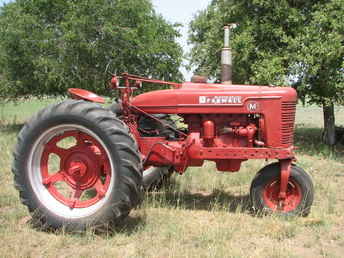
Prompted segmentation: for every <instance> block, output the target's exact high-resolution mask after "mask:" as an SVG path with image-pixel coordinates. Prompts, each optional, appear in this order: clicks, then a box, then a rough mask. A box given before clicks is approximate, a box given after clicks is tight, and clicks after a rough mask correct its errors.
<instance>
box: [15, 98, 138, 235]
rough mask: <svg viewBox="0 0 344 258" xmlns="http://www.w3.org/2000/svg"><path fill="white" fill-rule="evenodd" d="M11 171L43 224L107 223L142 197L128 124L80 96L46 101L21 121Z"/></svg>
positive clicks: (75, 227)
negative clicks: (22, 125) (27, 118)
mask: <svg viewBox="0 0 344 258" xmlns="http://www.w3.org/2000/svg"><path fill="white" fill-rule="evenodd" d="M12 171H13V174H14V180H15V185H16V188H17V189H18V190H19V194H20V198H21V201H22V203H23V204H24V205H26V206H27V207H28V209H29V211H30V213H31V214H32V218H33V221H34V222H35V223H39V225H41V226H43V227H46V226H47V227H50V228H54V229H57V228H61V227H65V229H67V230H73V231H74V230H84V229H85V228H86V227H88V226H92V227H99V226H104V225H105V226H106V225H108V226H109V225H111V224H113V223H118V222H120V221H121V220H122V219H123V218H125V217H126V216H127V215H128V214H129V212H130V210H131V209H132V208H133V207H135V206H137V205H138V204H139V203H140V202H141V200H142V191H141V188H142V174H141V171H142V164H141V160H140V157H139V153H138V149H137V145H136V143H135V141H134V139H133V138H132V137H131V136H130V135H129V131H128V129H127V127H126V125H125V124H124V123H123V122H121V121H120V120H118V119H117V118H115V117H114V116H113V114H112V113H111V112H109V111H108V110H106V109H103V108H102V107H100V106H99V105H97V104H94V103H90V102H85V101H82V100H66V101H64V102H62V103H60V104H56V105H52V106H49V107H47V108H46V109H44V110H42V111H40V112H39V113H38V114H36V115H35V116H34V117H33V118H32V119H31V120H30V121H29V122H27V123H26V124H25V126H24V127H23V128H22V130H21V131H20V133H19V136H18V142H17V145H16V148H15V151H14V161H13V168H12Z"/></svg>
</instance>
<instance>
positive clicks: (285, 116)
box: [281, 101, 296, 145]
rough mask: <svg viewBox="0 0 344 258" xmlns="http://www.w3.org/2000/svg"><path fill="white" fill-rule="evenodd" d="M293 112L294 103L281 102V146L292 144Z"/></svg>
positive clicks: (294, 108) (294, 109)
mask: <svg viewBox="0 0 344 258" xmlns="http://www.w3.org/2000/svg"><path fill="white" fill-rule="evenodd" d="M295 111H296V102H294V101H285V102H282V118H281V119H282V124H281V129H282V135H281V144H283V145H293V143H294V122H295Z"/></svg>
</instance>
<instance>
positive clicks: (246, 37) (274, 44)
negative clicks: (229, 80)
mask: <svg viewBox="0 0 344 258" xmlns="http://www.w3.org/2000/svg"><path fill="white" fill-rule="evenodd" d="M343 21H344V2H343V1H342V0H330V1H325V0H315V1H306V0H301V1H294V0H279V1H266V0H245V1H239V0H213V1H212V3H211V4H210V5H209V6H208V8H207V9H206V10H204V11H202V12H200V13H199V14H198V15H197V16H196V17H195V19H194V20H193V21H192V22H191V24H190V38H189V39H190V42H191V43H193V44H194V47H193V49H192V51H191V63H192V64H193V65H194V66H196V71H198V72H199V71H201V72H203V73H207V74H208V75H210V76H212V77H215V78H219V72H220V71H219V67H220V64H219V60H220V58H219V55H220V50H221V47H222V34H223V30H222V27H223V25H225V24H229V23H233V22H235V23H239V27H237V28H236V29H235V30H234V31H233V37H232V39H231V47H232V49H233V52H234V72H233V73H234V81H235V82H237V83H252V84H270V85H285V84H289V85H292V86H294V87H295V88H296V89H297V91H298V93H299V96H300V97H301V98H302V100H303V101H305V102H309V103H317V104H319V105H323V107H324V125H325V126H324V127H325V132H324V136H325V137H324V140H325V142H326V143H328V144H331V145H332V144H334V143H335V141H334V128H335V126H334V125H335V124H334V112H333V104H335V103H336V104H344V83H343V82H344V76H343V72H344V63H343V62H344V46H343V43H344V22H343ZM214 53H216V55H214Z"/></svg>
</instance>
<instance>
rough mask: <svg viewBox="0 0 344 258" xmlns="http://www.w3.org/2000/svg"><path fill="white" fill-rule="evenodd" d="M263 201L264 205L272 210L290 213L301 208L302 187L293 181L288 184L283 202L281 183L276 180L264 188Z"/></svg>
mask: <svg viewBox="0 0 344 258" xmlns="http://www.w3.org/2000/svg"><path fill="white" fill-rule="evenodd" d="M263 199H264V203H265V204H266V205H267V206H268V207H269V208H270V209H271V210H273V211H283V212H289V211H293V210H295V209H296V208H297V207H298V206H299V204H300V202H301V200H302V192H301V188H300V186H299V185H298V184H297V183H296V182H294V180H292V179H291V180H289V181H288V182H287V186H286V192H285V197H284V199H283V201H282V202H281V199H280V182H279V180H274V181H272V182H270V183H269V184H267V185H266V187H265V188H264V191H263Z"/></svg>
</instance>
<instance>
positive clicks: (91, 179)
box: [61, 147, 101, 190]
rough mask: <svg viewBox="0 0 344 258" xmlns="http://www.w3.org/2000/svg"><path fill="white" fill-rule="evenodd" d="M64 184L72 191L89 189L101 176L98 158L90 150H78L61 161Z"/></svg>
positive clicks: (87, 148)
mask: <svg viewBox="0 0 344 258" xmlns="http://www.w3.org/2000/svg"><path fill="white" fill-rule="evenodd" d="M61 168H62V170H63V171H65V172H66V173H65V178H66V182H67V183H68V184H69V185H70V186H71V187H72V188H73V189H80V190H86V189H88V188H91V187H92V186H93V185H94V184H95V183H96V181H97V179H98V178H99V176H100V174H101V170H100V166H99V165H98V157H97V155H96V154H95V153H94V152H93V151H92V149H91V148H89V147H86V148H78V150H75V151H73V152H72V153H71V154H69V155H66V157H63V159H62V160H61Z"/></svg>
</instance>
